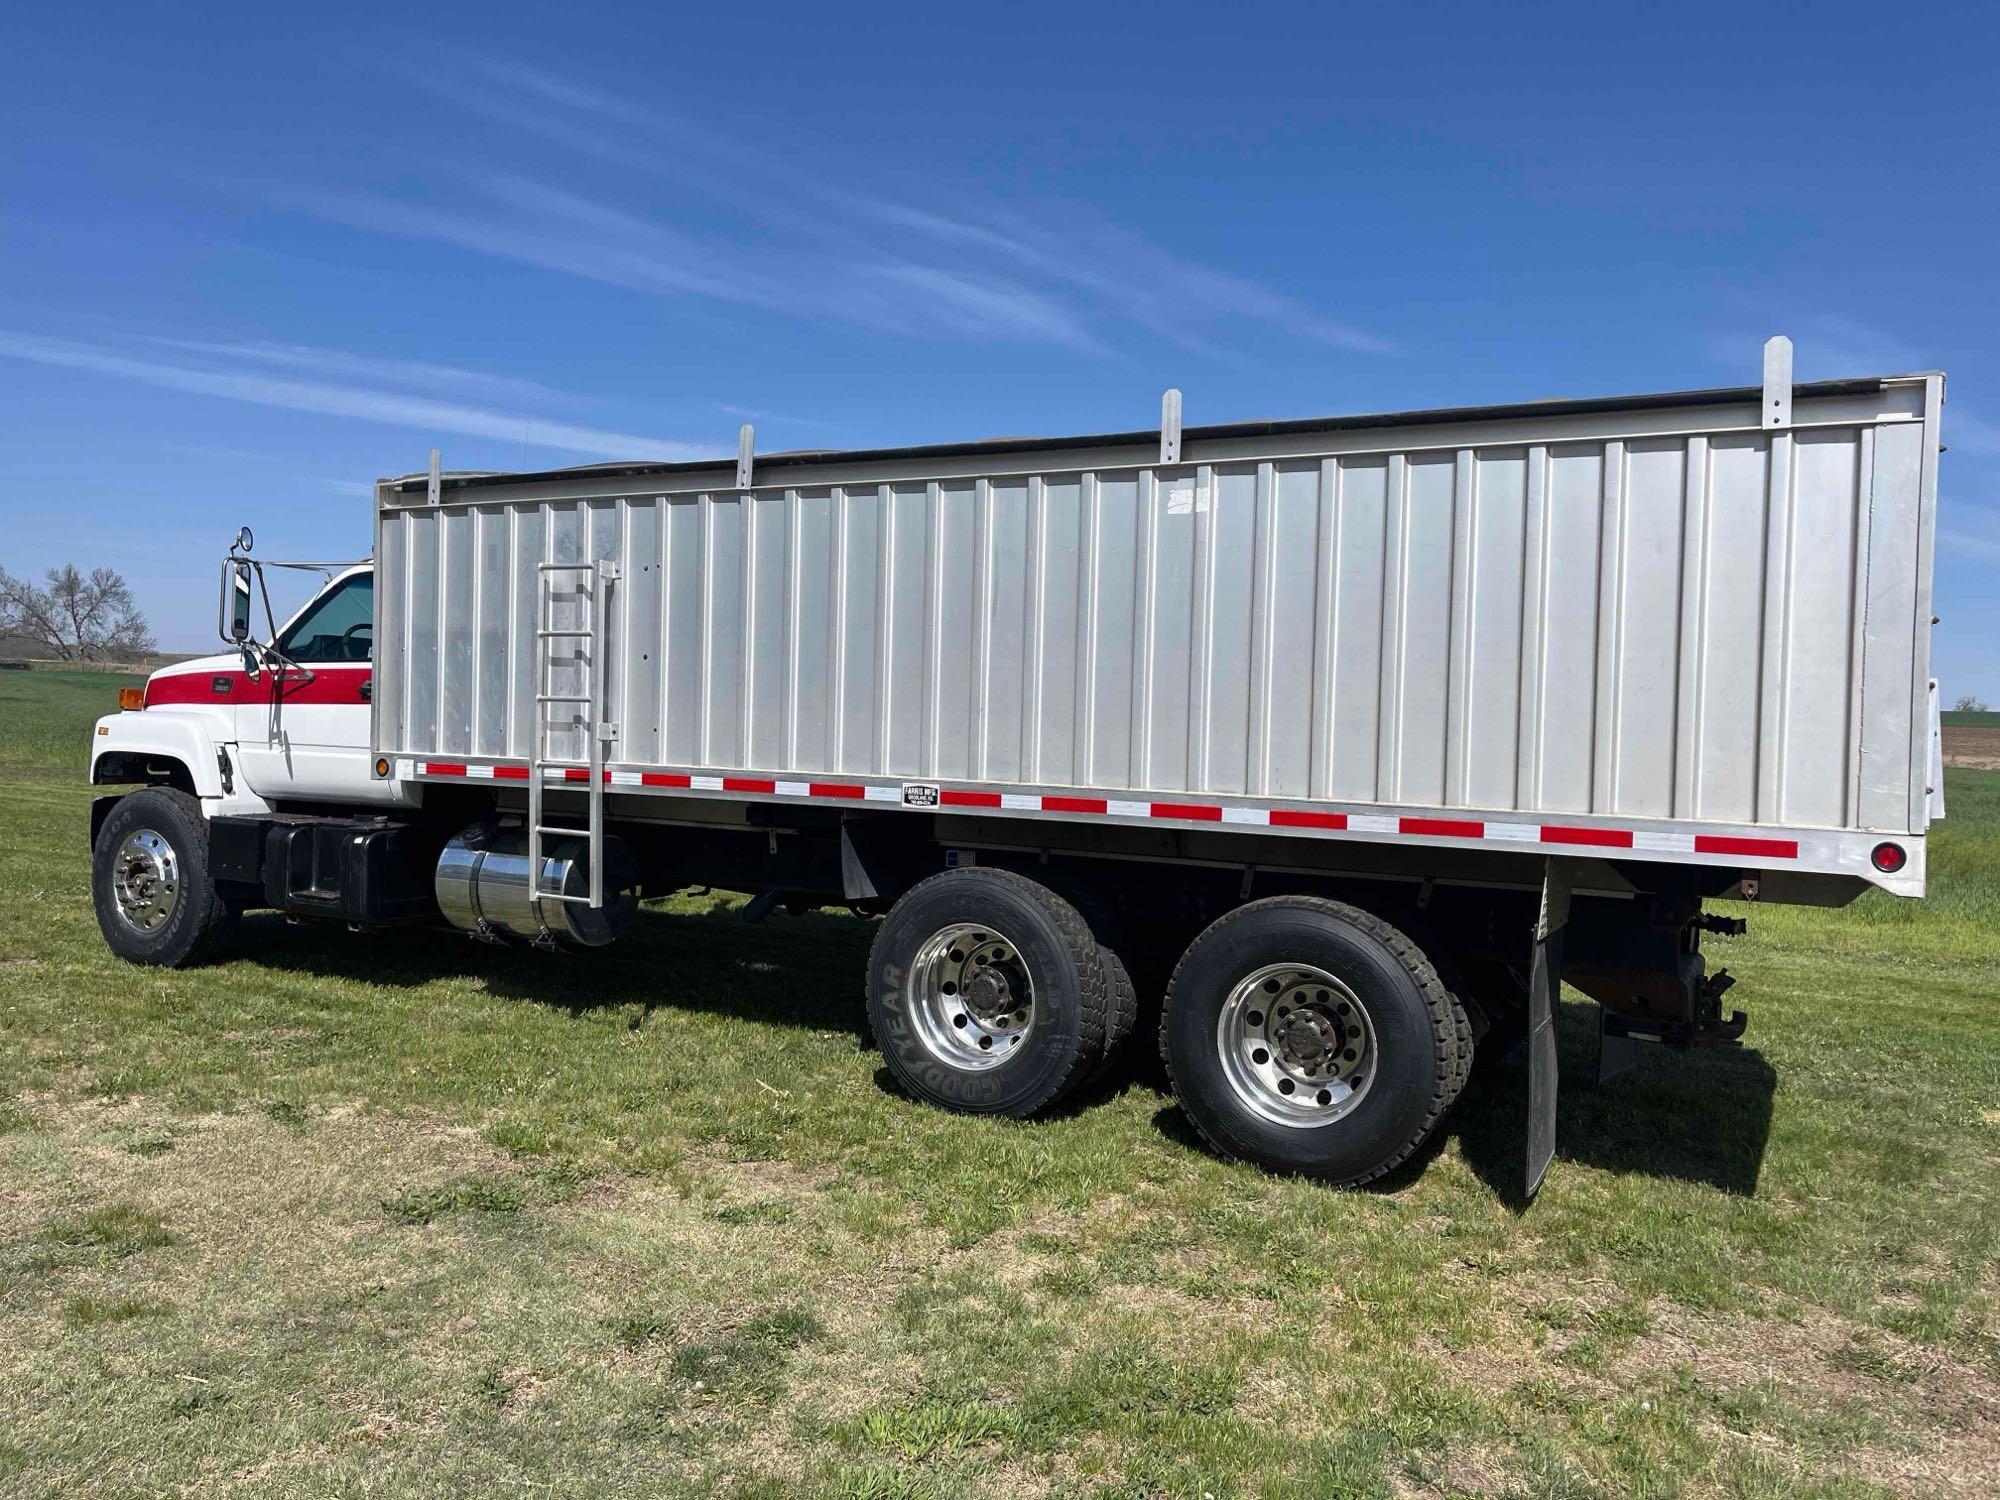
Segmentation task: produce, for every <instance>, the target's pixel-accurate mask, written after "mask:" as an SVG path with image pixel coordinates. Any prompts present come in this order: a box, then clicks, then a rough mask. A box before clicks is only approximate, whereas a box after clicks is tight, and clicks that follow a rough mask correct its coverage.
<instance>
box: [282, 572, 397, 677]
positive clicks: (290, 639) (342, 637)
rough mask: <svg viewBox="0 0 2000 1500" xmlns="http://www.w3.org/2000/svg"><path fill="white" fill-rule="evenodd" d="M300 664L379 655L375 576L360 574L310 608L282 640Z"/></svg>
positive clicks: (285, 651) (366, 659) (288, 654)
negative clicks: (377, 646)
mask: <svg viewBox="0 0 2000 1500" xmlns="http://www.w3.org/2000/svg"><path fill="white" fill-rule="evenodd" d="M278 650H279V651H280V652H282V653H283V654H284V655H285V656H288V657H290V658H291V659H292V660H293V661H296V662H329V661H368V660H370V659H371V658H372V657H373V656H374V654H375V575H374V574H373V573H356V574H355V575H354V576H353V577H351V578H347V579H344V580H342V581H341V582H340V583H339V584H337V585H335V586H334V587H333V588H332V589H330V590H328V591H327V592H326V593H324V594H322V595H321V596H320V597H319V598H318V599H315V600H314V601H313V602H312V603H311V604H310V605H308V606H307V608H306V612H305V613H304V614H302V615H300V616H299V617H298V619H296V620H294V621H293V622H292V624H291V627H290V628H289V629H288V630H286V631H285V633H284V634H283V635H282V636H280V637H279V638H278Z"/></svg>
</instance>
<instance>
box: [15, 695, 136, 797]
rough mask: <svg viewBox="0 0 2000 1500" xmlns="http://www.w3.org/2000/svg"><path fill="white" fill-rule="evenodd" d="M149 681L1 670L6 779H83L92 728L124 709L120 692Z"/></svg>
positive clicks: (87, 763)
mask: <svg viewBox="0 0 2000 1500" xmlns="http://www.w3.org/2000/svg"><path fill="white" fill-rule="evenodd" d="M145 682H146V678H145V676H144V674H143V673H142V674H139V675H137V676H134V675H131V674H129V673H123V672H107V671H100V670H90V669H82V668H80V669H75V670H65V669H62V668H50V669H47V670H43V669H40V668H37V669H36V670H34V671H30V672H0V780H12V779H15V778H19V777H32V778H34V779H36V780H63V781H81V780H82V779H83V775H84V768H85V767H86V766H88V765H89V764H90V726H91V724H92V723H93V722H94V721H96V720H97V719H100V718H102V717H103V716H104V715H105V714H109V713H116V712H117V711H118V690H119V689H120V688H128V687H143V686H144V685H145Z"/></svg>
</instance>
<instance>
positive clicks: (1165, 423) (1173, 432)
mask: <svg viewBox="0 0 2000 1500" xmlns="http://www.w3.org/2000/svg"><path fill="white" fill-rule="evenodd" d="M1180 461H1181V393H1180V392H1179V391H1177V390H1170V391H1168V392H1167V393H1166V394H1165V395H1164V396H1162V397H1160V462H1161V463H1163V464H1177V463H1179V462H1180Z"/></svg>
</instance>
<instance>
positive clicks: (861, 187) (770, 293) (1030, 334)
mask: <svg viewBox="0 0 2000 1500" xmlns="http://www.w3.org/2000/svg"><path fill="white" fill-rule="evenodd" d="M425 87H426V88H427V89H429V90H432V91H433V92H436V93H440V94H442V95H443V96H445V97H446V98H447V99H449V100H450V101H451V102H452V103H453V104H455V105H457V106H458V107H460V108H463V109H465V110H468V111H470V112H473V113H477V114H479V115H480V116H482V117H483V118H485V119H487V120H490V121H492V122H493V123H495V124H496V125H498V126H500V127H502V128H504V129H508V130H511V131H515V132H519V133H522V134H527V135H533V136H538V137H540V138H541V139H542V140H543V141H545V142H548V143H551V144H553V145H555V146H557V147H559V148H560V149H561V150H563V151H564V152H566V153H570V154H571V155H573V156H575V157H577V158H580V159H585V160H588V161H590V162H593V163H595V164H597V165H599V166H605V165H608V166H612V167H616V168H617V169H618V170H619V172H620V173H621V174H624V175H625V176H626V178H627V179H628V180H631V181H642V182H643V181H649V182H652V183H653V184H655V185H662V184H664V185H666V186H667V187H669V188H670V189H672V190H676V191H679V192H680V193H681V194H682V195H683V196H685V194H686V193H689V192H692V193H693V194H696V195H698V196H699V197H700V198H702V199H705V200H708V201H709V202H710V203H711V204H714V205H720V206H722V207H723V208H725V209H726V210H727V211H728V212H727V215H726V217H727V218H728V219H729V220H731V221H732V222H733V223H736V224H740V225H741V226H743V230H744V232H742V233H738V234H735V235H734V236H733V237H732V236H731V235H730V234H726V233H723V232H720V231H718V232H716V233H713V234H709V235H695V234H691V233H689V232H687V231H685V230H683V229H679V228H674V227H670V226H669V225H667V224H665V223H662V222H661V221H660V220H659V219H657V218H654V217H650V216H648V215H646V214H645V213H643V212H642V211H639V210H637V209H634V208H632V207H631V206H630V205H627V204H621V205H620V206H618V207H615V208H614V207H612V206H610V205H608V204H604V203H601V202H595V201H592V200H591V199H589V198H587V197H585V196H584V195H582V194H580V193H578V192H575V191H573V190H571V189H569V188H567V187H566V188H561V189H558V188H553V187H550V186H548V185H546V184H544V183H538V182H534V181H531V180H529V179H526V178H523V177H521V176H518V175H512V174H500V173H493V172H486V171H479V170H467V169H463V168H460V169H457V170H446V171H439V172H437V173H436V174H435V175H436V177H437V180H436V181H435V182H431V183H427V184H426V185H425V196H424V198H423V200H422V201H420V202H419V201H403V200H400V199H388V198H383V197H379V196H372V195H368V194H356V193H351V192H349V193H314V192H300V191H298V190H296V189H288V190H286V191H284V192H282V193H280V194H279V195H278V197H279V199H280V201H281V202H289V203H290V204H291V205H292V206H295V207H299V208H302V209H305V210H308V211H310V212H314V213H317V214H320V215H323V216H326V217H330V218H334V219H337V220H340V221H343V222H346V223H349V224H352V225H355V226H357V227H360V228H365V229H369V230H373V231H378V232H383V233H390V234H400V235H407V236H415V237H422V238H430V239H436V240H441V241H444V242H447V243H451V244H455V245H459V246H462V247H464V248H467V249H471V250H476V251H479V252H481V253H483V254H488V255H494V256H499V257H503V258H506V259H511V260H515V261H518V262H521V263H523V264H527V265H531V266H536V267H539V268H541V269H545V270H552V271H559V272H564V273H567V274H570V275H574V276H579V277H583V278H586V279H589V280H594V281H599V282H605V283H608V284H612V285H616V286H621V287H625V288H628V289H631V290H635V291H641V292H647V293H652V294H657V295H693V296H701V297H711V298H717V299H721V300H724V301H728V302H734V303H739V304H744V305H750V306H755V307H759V308H764V309H767V310H771V311H775V312H779V313H783V314H787V315H791V316H798V317H832V318H838V319H842V320H846V321H849V322H854V323H859V324H863V325H866V326H870V327H874V328H879V329H884V330H889V331H893V332H897V333H902V334H907V335H912V336H919V337H922V336H949V337H962V338H976V339H987V340H1015V341H1024V342H1037V343H1053V344H1057V345H1062V346H1066V347H1069V348H1072V349H1077V350H1084V351H1091V352H1104V351H1105V349H1106V347H1107V344H1109V343H1111V342H1113V341H1114V330H1115V328H1116V326H1117V325H1118V324H1121V323H1123V324H1129V325H1134V326H1136V327H1139V328H1143V329H1145V330H1146V331H1148V332H1149V333H1152V334H1154V335H1156V336H1160V337H1164V338H1166V339H1168V340H1169V341H1171V342H1174V343H1176V344H1178V345H1180V346H1182V347H1184V348H1190V349H1202V350H1209V351H1213V350H1215V349H1216V348H1217V347H1218V346H1221V345H1226V344H1227V343H1228V342H1229V341H1231V340H1232V339H1234V338H1237V337H1240V335H1241V333H1242V332H1243V331H1244V330H1245V329H1249V328H1258V327H1261V328H1262V329H1263V330H1264V331H1265V332H1266V334H1268V333H1269V332H1270V331H1273V330H1275V331H1277V332H1279V333H1282V334H1284V335H1287V336H1290V337H1295V338H1301V339H1307V340H1311V341H1314V342H1316V343H1320V344H1324V345H1327V346H1330V347H1334V348H1339V349H1345V350H1349V351H1352V352H1357V353H1383V352H1386V351H1388V350H1390V348H1391V347H1392V346H1391V345H1390V344H1389V342H1388V341H1387V340H1386V339H1383V338H1381V337H1379V336H1378V335H1375V334H1372V333H1369V332H1367V331H1365V330H1362V329H1360V328H1357V327H1354V326H1352V325H1350V324H1348V323H1346V322H1343V321H1342V320H1340V319H1338V318H1336V317H1334V316H1332V315H1331V314H1330V313H1329V312H1328V311H1327V310H1325V309H1320V308H1315V307H1313V306H1311V305H1309V304H1307V303H1306V302H1304V301H1302V300H1300V299H1298V298H1296V297H1293V296H1289V295H1287V294H1284V293H1281V292H1278V291H1276V290H1274V289H1272V288H1269V287H1266V286H1263V285H1261V284H1259V283H1257V282H1254V281H1251V280H1249V279H1246V278H1244V277H1240V276H1236V275H1232V274H1230V273H1228V272H1225V271H1221V270H1218V269H1216V268H1214V267H1211V266H1206V265H1202V264H1200V263H1198V262H1194V261H1191V260H1188V259H1185V258H1183V257H1180V256H1178V255H1175V254H1173V253H1172V252H1170V251H1167V250H1165V249H1164V248H1162V247H1160V246H1158V245H1156V244H1154V243H1152V242H1151V241H1149V240H1147V239H1145V238H1144V237H1142V236H1139V235H1136V234H1133V233H1131V232H1130V231H1129V230H1126V229H1124V228H1122V227H1121V226H1119V225H1117V224H1115V223H1113V222H1112V221H1110V220H1109V219H1108V218H1106V217H1105V216H1103V215H1102V214H1099V213H1097V212H1095V211H1093V210H1089V209H1084V208H1079V207H1075V206H1070V205H1063V204H1060V203H1050V202H1014V203H1009V204H1005V205H999V206H994V207H992V208H990V209H986V210H982V209H981V208H979V207H977V206H974V205H971V204H968V203H964V202H959V203H954V204H951V205H948V206H945V207H940V206H939V205H936V204H933V203H929V202H925V203H908V202H903V201H900V200H899V199H897V198H896V197H895V196H893V195H889V194H884V193H881V192H877V191H872V190H870V189H869V188H868V186H867V185H866V184H865V183H863V182H859V181H857V180H855V176H854V174H851V173H849V174H842V173H827V172H822V171H815V170H808V169H807V168H806V167H804V166H802V165H798V164H796V162H795V158H794V157H792V156H790V155H788V154H783V153H779V152H776V151H770V150H765V149H762V148H759V147H757V146H754V145H751V144H749V143H747V142H744V141H741V140H737V139H734V138H732V137H730V136H727V135H725V134H723V133H721V132H718V131H716V130H715V129H713V128H712V127H710V126H707V125H705V124H702V123H699V122H696V121H692V120H685V119H676V118H672V117H670V116H668V115H666V114H664V113H661V112H659V111H657V110H655V109H653V108H651V107H649V106H646V105H640V104H636V103H632V102H630V101H627V100H624V99H621V98H618V97H615V96H612V95H608V94H605V93H602V92H600V91H597V90H594V89H591V88H588V87H584V86H581V85H578V84H576V83H573V82H571V81H570V80H568V79H565V78H562V77H558V76H555V75H552V74H548V73H545V72H543V71H541V70H540V69H538V68H534V67H531V66H526V65H523V64H520V63H515V62H507V61H495V60H486V61H478V60H475V61H473V62H472V63H470V64H469V65H468V66H467V68H466V69H465V70H464V76H462V77H459V78H446V79H443V80H437V79H433V78H426V79H425ZM524 100H525V101H527V107H524V105H523V101H524ZM441 203H443V204H447V205H448V206H444V207H440V206H439V205H440V204H441ZM988 219H990V220H991V221H992V222H994V223H1005V224H1006V225H1008V226H1009V227H1008V228H1007V229H1006V230H1004V231H1002V230H999V229H995V228H990V227H987V223H986V222H985V221H986V220H988Z"/></svg>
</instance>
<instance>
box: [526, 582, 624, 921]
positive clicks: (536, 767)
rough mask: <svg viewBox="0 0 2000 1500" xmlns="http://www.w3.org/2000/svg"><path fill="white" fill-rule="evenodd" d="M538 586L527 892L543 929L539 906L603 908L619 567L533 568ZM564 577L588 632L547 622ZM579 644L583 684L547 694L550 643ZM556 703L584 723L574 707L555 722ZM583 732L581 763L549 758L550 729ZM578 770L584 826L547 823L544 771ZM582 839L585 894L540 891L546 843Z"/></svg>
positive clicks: (615, 733)
mask: <svg viewBox="0 0 2000 1500" xmlns="http://www.w3.org/2000/svg"><path fill="white" fill-rule="evenodd" d="M535 571H536V576H537V583H538V587H537V588H536V591H535V714H534V731H533V740H532V742H531V743H530V745H529V747H528V861H529V864H528V867H529V869H530V870H532V871H533V874H532V875H531V876H530V877H529V878H530V882H531V891H530V894H529V902H530V904H531V905H532V907H533V908H534V913H535V916H536V918H537V919H538V920H540V922H541V924H542V926H543V928H544V929H547V928H548V925H549V923H548V918H547V916H546V915H545V914H544V913H543V911H542V903H543V902H544V901H576V902H584V903H587V904H589V905H590V906H592V907H601V906H603V905H604V760H605V755H604V747H605V746H606V745H608V744H610V743H611V742H612V741H614V740H616V739H617V738H618V726H617V725H615V724H610V723H607V722H606V721H605V718H604V646H605V640H606V637H607V635H608V634H609V630H608V625H609V621H610V615H609V611H608V605H609V602H610V593H611V585H612V583H613V582H615V581H616V579H617V577H618V564H617V563H615V562H611V561H608V560H606V559H599V560H598V561H596V562H585V563H551V562H545V563H537V564H536V568H535ZM564 574H573V575H576V577H577V579H578V580H579V581H578V583H577V586H576V588H575V589H574V592H575V593H576V594H578V595H581V596H583V597H584V598H585V599H587V600H588V603H589V609H588V614H587V620H588V628H584V629H568V628H558V627H557V626H556V625H554V624H553V623H552V621H551V616H552V614H553V612H554V608H553V607H554V603H555V600H556V598H557V596H558V595H559V594H561V593H563V592H565V590H563V589H562V588H561V587H560V585H559V583H558V580H559V579H560V578H561V577H562V575H564ZM554 641H580V642H582V643H583V649H582V654H581V655H580V656H579V658H578V660H579V661H580V662H581V663H582V665H583V668H584V678H585V687H584V691H583V692H581V693H555V692H550V691H549V673H550V671H551V670H552V669H553V668H554V666H555V661H554V657H553V653H552V650H551V644H550V643H551V642H554ZM555 704H570V705H572V706H574V705H577V704H582V705H584V715H585V717H584V720H583V722H582V723H581V724H579V723H578V720H577V718H576V715H575V712H574V707H572V711H571V714H570V716H569V718H568V719H566V720H557V719H555V718H554V717H553V716H552V715H551V713H550V708H551V706H552V705H555ZM575 728H581V729H583V731H584V733H585V736H586V739H587V743H588V749H587V750H586V752H585V755H586V758H585V760H584V761H583V763H582V764H581V766H579V764H578V763H577V762H575V761H568V760H556V759H553V758H551V757H550V755H549V735H550V734H551V733H553V732H554V731H555V730H557V729H575ZM577 769H582V770H585V771H586V772H587V773H588V775H589V778H590V779H589V787H588V791H587V793H586V796H587V799H588V809H589V811H588V815H587V817H586V820H585V822H586V826H585V827H583V828H563V827H555V826H551V825H549V824H548V823H547V822H546V818H547V816H548V815H547V814H546V813H544V811H543V802H542V798H543V793H544V789H545V783H546V782H547V780H548V776H549V773H550V772H551V771H563V772H568V771H571V770H577ZM579 834H582V835H584V836H585V837H586V838H587V839H588V841H589V848H590V855H589V859H590V866H589V874H590V892H589V894H588V895H584V896H572V895H568V894H566V893H565V892H563V891H560V890H553V891H552V890H549V889H547V888H546V886H545V880H546V875H547V869H548V857H549V850H548V846H547V845H545V844H544V843H543V840H544V839H545V838H575V837H576V836H578V835H579Z"/></svg>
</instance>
